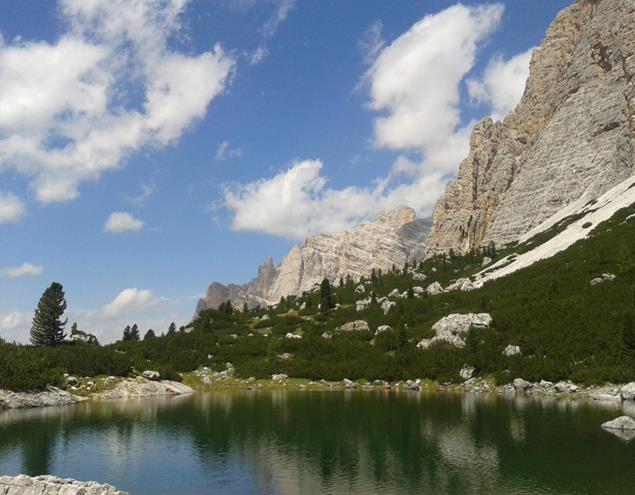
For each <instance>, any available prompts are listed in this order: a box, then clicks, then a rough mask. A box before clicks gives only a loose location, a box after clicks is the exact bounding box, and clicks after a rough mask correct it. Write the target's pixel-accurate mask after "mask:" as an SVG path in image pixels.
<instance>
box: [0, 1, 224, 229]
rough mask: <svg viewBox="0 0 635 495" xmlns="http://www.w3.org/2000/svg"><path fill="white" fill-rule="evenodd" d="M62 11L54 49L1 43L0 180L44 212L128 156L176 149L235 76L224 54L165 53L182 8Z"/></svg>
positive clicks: (81, 5)
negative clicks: (8, 179) (9, 181)
mask: <svg viewBox="0 0 635 495" xmlns="http://www.w3.org/2000/svg"><path fill="white" fill-rule="evenodd" d="M58 3H59V8H60V14H61V16H62V18H63V20H64V21H65V23H66V25H67V26H68V29H67V31H66V32H64V33H63V34H62V35H61V36H60V37H59V38H58V39H57V40H56V41H55V42H47V41H37V40H33V41H25V40H22V39H15V40H12V41H8V42H4V43H0V173H1V172H2V170H3V169H5V170H7V169H13V170H15V171H17V172H18V173H21V174H23V175H25V176H27V177H29V178H30V188H31V189H32V191H33V192H34V193H35V196H36V198H37V200H38V201H40V202H41V203H50V202H56V201H65V200H71V199H73V198H75V197H76V196H77V195H78V185H79V183H80V182H81V181H84V180H89V179H95V178H98V177H99V176H100V174H102V173H103V172H104V171H106V170H109V169H113V168H116V167H118V166H120V165H121V163H122V161H123V160H124V159H125V158H126V157H127V156H128V155H129V154H130V153H133V152H135V151H137V150H139V149H141V148H146V147H147V148H152V147H155V148H156V147H162V146H165V145H167V144H169V143H171V142H173V141H175V140H177V139H178V138H179V137H180V136H181V134H182V133H183V132H184V130H185V129H187V128H188V127H189V126H190V125H191V124H192V123H193V122H195V121H196V120H197V119H200V118H201V117H203V116H204V115H205V112H206V109H207V106H208V105H209V103H210V102H211V101H212V100H213V99H214V98H215V97H216V96H217V95H218V94H219V93H221V92H222V91H223V89H224V87H225V86H226V84H227V81H228V78H229V76H230V74H231V72H232V68H233V67H234V60H233V59H232V58H231V57H229V56H227V55H226V54H225V53H224V52H223V50H222V48H221V47H220V46H215V47H212V48H211V49H210V50H209V51H207V52H204V53H200V54H196V55H192V54H189V53H188V54H185V53H181V52H180V51H176V50H174V49H173V48H172V47H171V46H170V39H171V38H172V37H173V36H174V35H175V34H177V33H178V31H179V29H180V25H179V16H180V14H181V13H182V12H183V10H184V9H185V7H186V5H187V3H188V0H136V1H134V2H130V1H128V0H91V1H84V0H59V2H58ZM184 73H187V74H188V77H187V78H183V77H182V75H183V74H184ZM5 202H6V197H5V196H2V195H0V222H1V221H2V218H3V217H6V216H7V215H8V214H7V213H4V210H6V207H3V204H4V203H5ZM14 208H15V206H14ZM13 216H16V214H15V213H13ZM17 216H19V215H17Z"/></svg>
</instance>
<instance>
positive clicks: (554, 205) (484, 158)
mask: <svg viewBox="0 0 635 495" xmlns="http://www.w3.org/2000/svg"><path fill="white" fill-rule="evenodd" d="M633 32H635V3H634V2H633V1H632V0H578V1H576V2H575V3H574V4H573V5H571V6H569V7H568V8H566V9H564V10H563V11H562V12H561V13H560V14H559V15H558V17H557V19H556V20H555V21H554V22H553V24H552V25H551V26H550V28H549V30H548V31H547V33H546V36H545V39H544V41H543V43H542V44H541V46H540V48H539V49H537V50H535V51H534V53H533V56H532V60H531V67H530V75H529V79H528V81H527V86H526V89H525V93H524V95H523V97H522V100H521V102H520V104H519V105H518V107H517V108H516V110H515V111H514V112H512V113H511V114H510V115H508V116H507V117H506V118H505V120H504V122H493V121H492V120H491V119H484V120H483V121H481V122H480V123H479V124H478V125H477V126H476V127H475V129H474V132H473V134H472V137H471V142H470V152H469V155H468V157H467V158H466V159H465V160H464V161H463V162H462V164H461V166H460V169H459V174H458V178H457V180H456V181H453V182H450V183H449V184H448V185H447V186H446V189H445V192H444V195H443V197H442V198H441V199H440V200H439V202H438V203H437V205H436V207H435V210H434V213H433V227H432V233H431V235H430V237H429V238H428V240H427V248H428V252H433V253H439V252H448V251H449V250H450V249H453V250H454V251H455V252H460V253H465V252H467V251H469V250H471V249H473V248H477V247H479V246H484V245H488V244H489V243H494V244H496V245H499V246H500V245H505V244H508V243H510V242H512V241H515V240H517V239H518V238H519V237H520V236H521V235H523V234H524V233H526V232H528V231H530V230H531V229H532V228H534V227H536V226H537V225H539V224H541V223H542V222H543V221H545V220H546V219H548V218H550V217H551V216H552V215H554V214H555V213H557V212H558V211H560V210H561V209H562V208H564V207H565V206H567V205H568V204H570V203H572V202H573V201H579V200H582V201H583V204H584V202H588V201H591V200H594V199H596V198H598V197H599V196H600V195H602V194H603V193H604V192H606V191H608V190H609V189H611V188H612V187H613V186H615V185H616V184H619V183H620V182H622V181H624V180H625V179H626V178H628V177H630V176H631V175H632V174H633V172H634V169H633V167H634V161H635V80H634V79H633V77H634V76H635V37H634V36H633Z"/></svg>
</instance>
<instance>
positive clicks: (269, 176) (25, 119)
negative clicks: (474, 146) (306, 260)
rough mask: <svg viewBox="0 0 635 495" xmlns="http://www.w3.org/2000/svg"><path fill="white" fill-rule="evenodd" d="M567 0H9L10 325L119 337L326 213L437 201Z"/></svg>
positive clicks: (4, 126) (5, 304)
mask: <svg viewBox="0 0 635 495" xmlns="http://www.w3.org/2000/svg"><path fill="white" fill-rule="evenodd" d="M569 3H570V1H565V0H531V1H529V0H524V1H517V0H513V1H512V0H510V1H499V2H495V1H494V2H476V1H465V2H463V3H456V2H453V1H445V0H400V1H399V2H387V1H385V0H347V1H342V0H319V1H317V0H3V2H2V4H1V5H0V337H2V338H4V339H5V340H8V341H13V340H16V341H19V342H27V341H28V334H29V329H30V325H31V319H32V317H33V310H34V308H35V306H36V304H37V302H38V300H39V298H40V296H41V294H42V292H43V291H44V290H45V289H46V287H48V286H49V285H50V284H51V282H53V281H57V282H60V283H61V284H63V286H64V288H65V291H66V299H67V301H68V310H67V316H68V319H69V325H70V322H75V321H76V322H78V325H79V327H80V328H81V329H83V330H86V331H89V332H91V333H94V334H95V335H97V336H98V338H99V339H100V340H101V341H102V342H110V341H113V340H116V339H117V338H119V337H120V335H121V333H122V330H123V327H124V326H125V325H127V324H132V323H135V322H136V323H138V324H139V326H140V327H141V328H142V330H145V329H147V328H153V329H154V330H155V331H156V332H158V333H160V332H162V331H165V330H166V329H167V326H168V324H169V323H170V322H171V321H175V322H176V323H177V325H181V324H186V323H187V322H188V321H189V320H190V319H191V317H192V314H193V312H194V308H195V305H196V300H197V299H198V298H199V297H200V296H201V295H202V294H203V293H204V292H205V290H206V288H207V286H208V285H209V283H210V282H212V281H214V280H215V281H220V282H224V283H228V282H238V283H244V282H246V281H247V280H249V279H250V278H251V277H252V276H254V275H255V273H256V268H257V266H258V265H259V264H260V263H262V262H263V261H264V260H265V259H266V258H267V257H269V256H273V257H274V259H275V260H276V261H277V262H279V261H280V260H281V259H282V257H284V255H285V254H286V253H287V252H288V250H289V248H290V247H291V246H292V245H293V244H295V243H299V242H300V243H301V242H302V241H303V240H304V238H305V237H306V236H308V235H311V234H315V233H318V232H321V231H340V230H345V229H352V228H354V227H355V225H357V224H358V223H359V222H360V221H363V220H365V219H372V218H373V217H374V215H375V214H376V213H377V212H378V211H380V210H383V209H387V208H391V207H394V206H398V205H404V204H405V205H409V206H411V207H413V208H415V209H416V210H417V213H418V215H420V216H425V215H428V214H430V212H431V210H432V208H433V207H434V203H435V202H436V200H437V199H438V198H439V196H440V194H441V192H442V190H443V186H444V184H445V183H446V182H447V181H448V180H450V179H451V178H452V177H454V176H455V175H456V172H457V170H458V167H459V164H460V161H461V159H462V158H464V157H465V156H466V155H467V152H468V149H469V135H470V130H471V128H472V126H473V125H474V124H475V123H476V122H477V121H478V120H480V119H482V118H484V117H487V116H491V117H492V118H494V119H503V118H504V116H505V115H506V114H507V113H509V112H510V111H512V110H513V109H514V108H515V106H516V104H517V103H518V101H519V100H520V98H521V96H522V92H523V89H524V85H525V81H526V78H527V75H528V71H529V61H530V57H531V53H532V50H533V49H534V48H535V47H537V46H538V45H539V44H540V41H541V39H542V37H543V36H544V33H545V30H546V29H547V27H548V26H549V24H550V23H551V22H552V20H553V19H554V18H555V16H556V14H557V13H558V11H559V10H561V9H562V8H564V7H566V6H567V5H568V4H569Z"/></svg>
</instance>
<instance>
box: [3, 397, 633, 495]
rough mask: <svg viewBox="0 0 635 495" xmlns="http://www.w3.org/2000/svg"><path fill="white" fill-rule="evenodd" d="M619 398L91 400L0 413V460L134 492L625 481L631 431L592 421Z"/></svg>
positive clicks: (456, 489)
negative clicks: (606, 429)
mask: <svg viewBox="0 0 635 495" xmlns="http://www.w3.org/2000/svg"><path fill="white" fill-rule="evenodd" d="M627 407H632V406H627ZM623 412H624V411H622V410H619V405H618V404H616V403H584V402H579V401H571V400H563V399H557V398H548V399H539V398H536V397H524V396H504V397H496V396H493V395H479V394H465V395H429V396H427V395H425V394H418V393H390V394H384V393H375V392H355V393H344V392H342V393H338V392H323V393H319V392H316V393H312V392H284V391H280V392H270V393H263V392H245V393H238V392H233V393H213V394H198V395H193V396H190V397H180V398H173V399H153V400H140V401H122V402H110V403H93V402H88V403H82V404H79V405H77V406H75V407H68V408H48V409H37V410H30V411H9V412H5V413H1V414H0V462H3V463H4V464H5V465H0V468H1V469H0V474H16V473H17V472H25V473H28V474H32V475H37V474H43V473H52V474H57V475H61V476H72V477H76V478H80V479H96V480H99V481H107V482H111V483H113V484H115V485H117V486H119V487H121V488H122V489H127V490H129V491H130V492H131V493H133V494H144V493H152V494H161V493H175V492H178V493H180V494H183V495H185V494H189V493H223V494H233V493H236V494H238V493H262V494H281V495H282V494H296V493H303V494H309V495H310V494H317V493H327V494H345V493H346V494H353V495H354V494H375V493H376V494H379V493H381V494H382V495H387V494H388V495H389V494H393V493H394V494H397V493H399V494H402V493H406V494H407V493H430V494H443V493H448V494H450V493H452V494H461V493H496V492H504V493H510V494H515V493H550V494H551V493H553V494H559V493H562V494H565V493H597V492H599V491H602V492H603V493H626V492H629V491H632V489H633V487H635V473H634V472H633V470H632V469H631V468H632V465H633V462H634V461H635V444H627V443H625V442H624V441H626V440H632V438H626V437H625V436H624V435H621V436H620V439H621V440H624V441H620V440H618V439H616V438H614V436H611V435H610V434H607V433H606V432H604V431H602V430H601V429H600V428H599V425H600V424H601V423H602V422H603V421H606V420H607V419H611V418H613V417H614V416H616V415H618V414H622V413H623ZM626 412H627V413H628V412H630V413H631V414H634V413H635V411H633V410H632V409H630V410H627V411H626ZM618 436H619V435H618ZM607 490H608V491H607ZM611 490H614V491H611Z"/></svg>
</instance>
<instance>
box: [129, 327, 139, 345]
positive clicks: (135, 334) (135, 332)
mask: <svg viewBox="0 0 635 495" xmlns="http://www.w3.org/2000/svg"><path fill="white" fill-rule="evenodd" d="M130 340H134V341H136V342H138V341H139V327H138V326H137V324H136V323H135V324H134V325H132V328H131V329H130Z"/></svg>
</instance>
